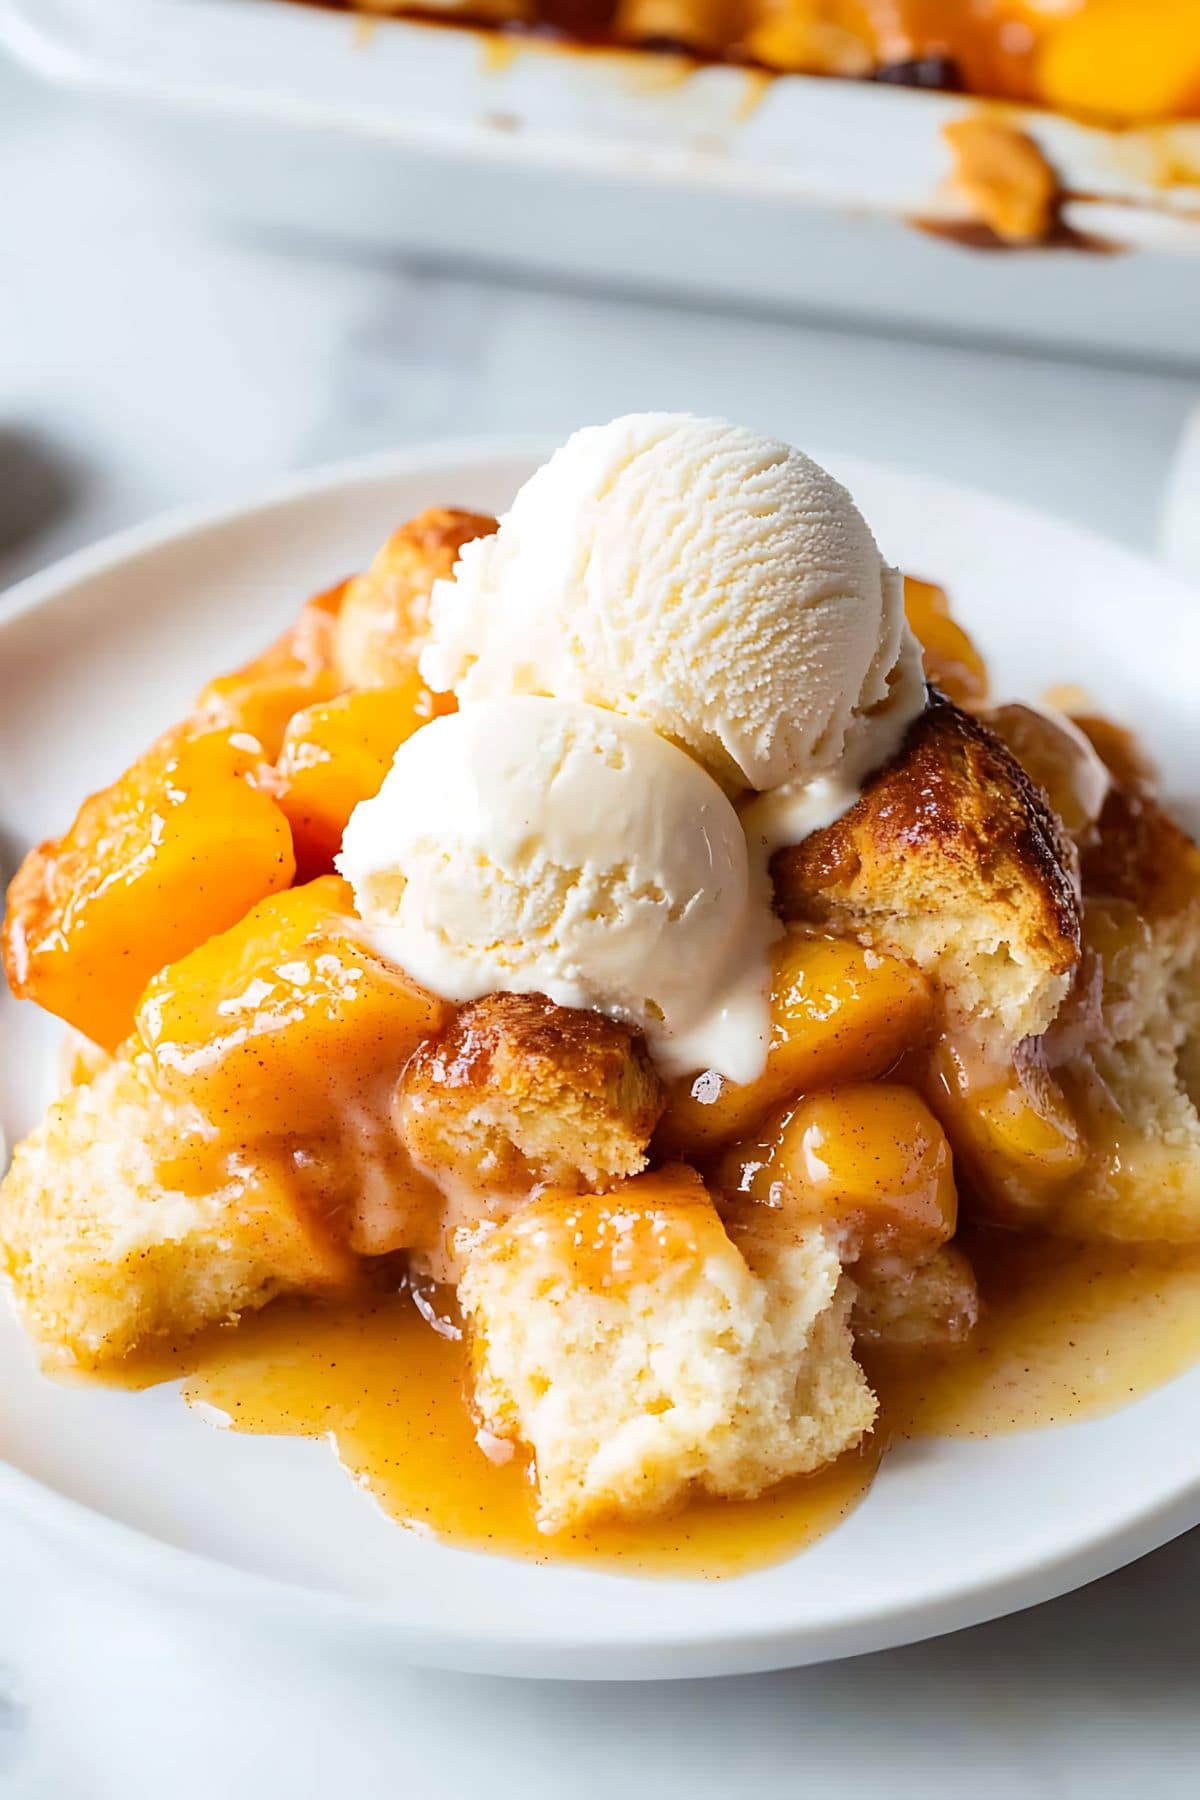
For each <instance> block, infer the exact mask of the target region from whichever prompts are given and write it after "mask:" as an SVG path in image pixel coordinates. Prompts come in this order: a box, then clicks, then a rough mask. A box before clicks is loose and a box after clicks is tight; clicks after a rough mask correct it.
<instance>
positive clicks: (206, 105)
mask: <svg viewBox="0 0 1200 1800" xmlns="http://www.w3.org/2000/svg"><path fill="white" fill-rule="evenodd" d="M0 37H3V38H4V39H6V40H7V42H8V43H9V45H10V47H11V48H12V49H13V51H14V52H15V53H16V54H18V55H20V56H22V57H25V58H27V59H28V61H29V62H30V64H31V65H32V66H34V67H36V68H39V69H40V70H42V71H43V72H45V73H46V74H47V75H48V76H49V77H51V78H53V79H55V80H58V81H61V82H63V83H66V84H69V85H73V86H74V87H76V88H77V89H78V90H79V91H80V92H81V93H85V94H88V95H90V96H93V97H94V98H96V99H97V100H98V101H99V102H100V103H102V104H104V105H106V106H109V107H111V108H112V109H113V111H114V112H115V113H116V114H117V115H118V116H120V117H122V118H123V119H124V120H125V121H126V123H127V125H128V127H129V129H130V130H131V131H134V132H136V133H137V134H139V135H140V136H142V138H143V139H144V141H145V143H146V144H147V146H148V147H149V148H151V150H152V152H153V154H154V156H155V159H156V160H157V161H158V162H159V163H160V164H161V165H162V166H163V167H169V168H170V169H171V170H172V171H173V172H174V175H175V176H176V178H177V179H178V180H179V181H181V182H182V183H183V184H184V186H185V187H186V188H187V189H189V190H191V191H192V192H194V193H195V194H196V195H198V196H203V198H204V200H205V201H206V203H208V204H210V205H212V206H213V207H214V208H215V209H216V211H217V212H218V213H219V214H220V215H221V216H223V217H225V218H230V217H232V218H235V219H238V220H241V221H243V222H245V221H251V222H254V223H258V224H261V223H263V222H264V221H265V222H269V223H274V224H278V223H279V222H280V221H282V220H286V221H287V222H288V223H289V224H290V225H292V226H293V227H295V228H298V229H304V230H310V231H311V230H315V229H320V230H324V231H331V232H335V233H337V234H338V235H340V236H341V237H342V238H343V239H345V240H348V241H355V242H358V243H359V244H365V243H370V244H373V245H375V246H376V247H378V248H384V249H388V250H394V249H396V248H402V249H406V250H408V251H412V250H414V249H415V250H422V251H426V252H430V251H432V252H438V253H441V254H444V255H454V256H456V257H462V256H464V255H465V256H468V257H486V258H488V259H489V260H490V261H492V262H494V263H495V262H498V263H501V264H505V263H507V264H515V265H518V266H529V265H530V264H532V265H533V266H535V267H540V268H542V269H553V270H555V271H556V272H560V273H566V274H570V275H573V276H581V275H583V276H589V277H591V278H602V279H607V280H616V281H619V282H622V283H626V282H628V283H631V284H641V285H643V286H644V285H646V284H661V285H665V286H667V287H670V288H673V289H676V290H680V289H682V290H683V291H690V292H699V293H702V294H710V295H711V294H713V293H718V294H725V295H729V296H733V297H736V298H739V299H752V300H758V301H763V300H768V301H771V302H773V303H775V304H779V305H782V306H785V307H789V308H791V307H795V306H797V305H804V306H809V307H811V306H828V307H835V308H837V309H838V310H842V311H845V312H847V313H849V314H851V315H855V316H859V317H863V318H870V319H874V320H878V319H881V318H882V319H887V320H891V321H903V322H908V323H910V324H916V323H924V324H926V325H929V326H933V327H936V328H938V329H944V330H950V329H953V330H955V331H959V332H980V331H991V332H995V333H1003V334H1005V335H1007V336H1011V337H1015V338H1018V339H1029V340H1031V341H1035V342H1042V343H1059V344H1064V345H1068V346H1078V345H1083V346H1089V347H1091V348H1103V349H1108V350H1113V349H1117V350H1126V351H1135V352H1137V353H1139V354H1141V355H1143V356H1151V355H1152V356H1156V357H1164V358H1166V357H1174V358H1179V359H1187V360H1189V361H1190V362H1191V363H1193V364H1197V363H1200V322H1198V321H1200V197H1198V196H1197V190H1196V186H1195V183H1194V180H1193V179H1192V178H1191V177H1190V176H1189V175H1188V174H1187V171H1189V170H1194V169H1195V168H1196V167H1197V166H1200V124H1198V123H1196V122H1191V121H1187V122H1182V123H1178V124H1168V125H1160V126H1155V127H1152V128H1148V129H1145V130H1142V129H1134V128H1131V129H1126V130H1121V131H1106V130H1102V129H1099V128H1096V127H1087V126H1083V125H1080V124H1078V123H1076V122H1073V121H1071V120H1069V119H1065V118H1061V117H1057V116H1055V115H1053V114H1050V113H1046V112H1042V111H1036V110H1035V111H1030V112H1028V113H1022V114H1021V121H1022V128H1023V129H1025V130H1027V131H1028V132H1030V133H1031V134H1032V135H1033V136H1034V137H1036V138H1037V139H1038V141H1039V142H1040V143H1041V144H1042V145H1043V147H1044V149H1045V150H1046V153H1047V154H1048V156H1049V157H1050V159H1051V161H1052V162H1053V164H1054V166H1055V168H1056V170H1057V171H1058V174H1059V177H1060V184H1061V187H1062V190H1063V192H1064V194H1066V195H1067V196H1069V198H1068V199H1067V201H1066V204H1065V208H1064V218H1065V220H1066V222H1067V223H1068V224H1069V225H1070V226H1072V227H1074V228H1076V229H1079V230H1082V231H1083V232H1084V233H1091V232H1095V233H1097V234H1098V235H1099V236H1100V237H1101V238H1102V240H1103V241H1104V242H1105V243H1106V244H1109V245H1116V246H1119V247H1120V248H1121V249H1122V250H1123V251H1124V252H1125V253H1124V254H1121V255H1116V256H1110V255H1085V254H1081V253H1079V251H1077V250H1067V251H1064V250H1063V249H1062V248H1061V247H1058V248H1056V247H1053V246H1051V247H1040V248H1038V249H1036V250H1031V249H1026V250H1024V251H1022V253H1021V254H1020V255H1017V256H1013V255H1008V256H987V255H978V254H969V253H966V252H964V251H963V250H962V249H961V248H956V247H954V246H952V245H949V244H947V243H946V242H944V241H940V240H938V239H937V238H935V237H933V236H930V235H929V234H926V233H922V232H919V231H916V230H914V229H913V228H912V227H911V225H910V224H909V223H908V221H909V220H910V219H912V218H914V217H919V218H922V219H925V220H928V219H931V218H944V217H946V216H951V217H953V216H955V214H958V215H961V212H962V206H961V202H960V201H959V200H957V199H956V198H955V196H954V194H953V192H952V190H951V189H950V187H949V185H948V182H947V177H948V175H949V173H950V158H949V155H948V153H947V150H946V146H945V144H944V143H943V141H942V138H941V136H940V130H941V126H942V125H943V124H944V123H945V122H946V121H947V120H949V119H953V118H956V117H958V116H959V115H961V114H962V112H963V110H964V107H965V108H968V109H971V108H973V107H974V103H973V102H970V101H964V100H963V99H961V98H960V97H956V96H954V95H944V94H932V93H921V92H914V91H912V90H904V89H900V88H896V87H893V86H891V85H888V84H882V85H881V84H874V83H868V82H845V81H828V80H820V79H813V78H810V77H803V76H787V77H783V78H780V79H777V80H774V81H771V82H769V83H764V82H763V81H762V80H761V78H760V77H759V76H757V75H756V74H753V73H747V72H745V71H742V70H738V69H733V68H721V67H713V66H707V67H696V66H694V65H691V64H689V63H688V62H687V61H686V60H680V59H677V58H666V59H664V58H661V57H657V58H656V57H646V56H643V55H640V54H637V53H632V54H631V53H628V52H625V53H612V54H600V53H588V54H583V55H581V54H579V53H577V52H575V51H571V50H567V51H565V52H564V51H562V50H561V49H560V48H559V47H557V46H554V45H549V44H546V43H544V42H538V41H532V42H531V41H528V40H527V41H524V42H519V41H517V40H514V39H509V40H507V41H506V42H505V43H504V44H502V45H501V46H500V49H499V53H498V54H497V53H496V46H495V45H494V43H493V42H492V41H491V40H490V39H488V38H487V37H486V36H485V37H483V38H479V37H478V36H477V35H476V34H474V33H471V32H466V31H456V32H450V33H447V32H444V31H440V30H436V29H433V30H431V29H429V28H428V27H427V26H424V25H421V24H417V23H409V22H405V21H396V20H376V21H375V22H374V24H373V25H372V26H371V27H369V28H367V29H364V27H363V25H362V21H361V20H358V19H355V18H352V17H347V16H346V15H345V14H339V13H336V12H333V11H328V10H326V11H319V10H316V9H314V8H301V7H284V6H281V5H279V4H278V3H277V0H105V4H104V5H102V6H97V5H96V4H95V3H94V0H0ZM217 131H219V132H220V134H221V137H222V139H223V141H224V142H225V144H226V146H227V148H228V149H229V151H230V154H229V155H228V156H225V157H216V158H214V157H213V155H212V154H211V145H212V141H213V136H214V133H215V132H217ZM1180 170H1182V171H1184V174H1182V175H1181V174H1180V173H1179V171H1180ZM884 270H886V276H883V275H882V272H883V271H884Z"/></svg>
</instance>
